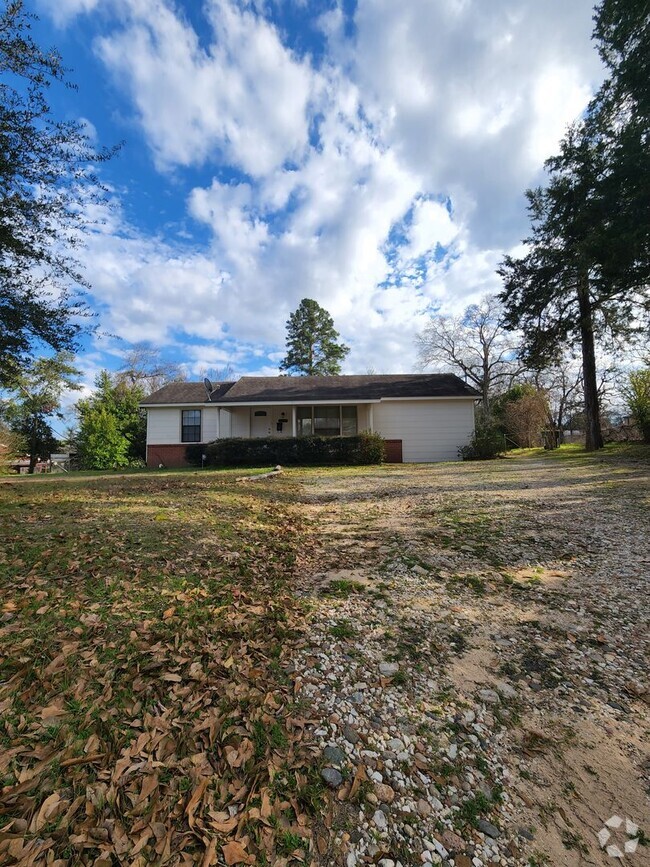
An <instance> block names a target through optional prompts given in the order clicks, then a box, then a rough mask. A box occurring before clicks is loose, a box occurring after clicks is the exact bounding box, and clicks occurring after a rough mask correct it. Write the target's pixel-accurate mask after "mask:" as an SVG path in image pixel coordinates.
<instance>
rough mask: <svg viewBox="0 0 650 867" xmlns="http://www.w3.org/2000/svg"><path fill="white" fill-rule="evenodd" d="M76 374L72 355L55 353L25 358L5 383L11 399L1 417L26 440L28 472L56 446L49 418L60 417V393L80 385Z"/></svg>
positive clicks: (61, 394)
mask: <svg viewBox="0 0 650 867" xmlns="http://www.w3.org/2000/svg"><path fill="white" fill-rule="evenodd" d="M78 375H79V371H78V370H77V369H76V367H75V366H74V364H73V356H72V354H71V353H69V352H58V353H57V354H56V355H53V356H51V357H44V358H36V359H30V360H29V361H26V362H25V363H24V365H23V367H22V369H21V370H20V371H14V372H13V375H12V377H11V379H10V380H9V382H8V388H7V391H8V393H9V394H10V399H9V400H8V401H7V403H6V405H5V407H4V416H5V418H6V419H7V421H8V422H9V424H10V426H11V428H12V429H13V430H14V431H16V432H17V433H19V434H21V435H22V436H23V437H24V439H25V443H26V445H27V448H28V451H29V456H30V467H29V471H30V472H33V470H34V466H35V465H36V463H37V461H38V459H39V458H42V459H46V458H48V457H49V455H50V452H51V451H53V450H54V449H55V448H56V447H57V441H56V437H55V436H54V433H53V431H52V428H51V425H50V422H49V419H51V418H52V417H53V416H54V417H57V416H59V417H61V414H60V412H59V408H60V405H61V399H62V396H63V393H64V392H65V391H66V390H68V389H78V388H79V385H78V384H77V381H76V380H77V377H78Z"/></svg>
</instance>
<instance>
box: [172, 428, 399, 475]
mask: <svg viewBox="0 0 650 867" xmlns="http://www.w3.org/2000/svg"><path fill="white" fill-rule="evenodd" d="M203 455H205V461H204V460H203ZM383 459H384V440H383V439H382V437H380V436H379V434H371V433H361V434H359V435H358V436H353V437H313V436H312V437H295V438H294V437H292V438H291V439H276V438H273V437H264V438H258V439H253V440H251V439H241V438H239V437H236V438H230V439H223V440H216V441H215V442H212V443H208V445H206V446H188V448H187V460H188V462H189V463H191V464H194V465H195V466H201V465H204V466H216V467H244V466H246V467H265V466H269V465H274V464H282V465H288V466H290V465H300V466H326V465H336V464H341V465H344V464H347V465H351V466H354V465H361V464H380V463H381V462H382V461H383Z"/></svg>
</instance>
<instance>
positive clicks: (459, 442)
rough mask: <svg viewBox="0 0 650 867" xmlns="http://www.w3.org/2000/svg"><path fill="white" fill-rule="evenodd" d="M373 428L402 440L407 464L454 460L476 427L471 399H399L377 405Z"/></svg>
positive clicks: (387, 437)
mask: <svg viewBox="0 0 650 867" xmlns="http://www.w3.org/2000/svg"><path fill="white" fill-rule="evenodd" d="M373 415H374V429H375V431H376V432H377V433H380V434H381V435H382V436H383V437H384V439H387V440H402V458H403V460H404V462H405V463H420V462H422V463H424V462H429V461H454V460H457V459H458V449H459V447H460V446H463V445H465V444H466V443H467V442H468V440H469V438H470V437H471V435H472V431H473V430H474V402H473V401H472V400H422V401H416V400H413V401H410V400H396V401H382V402H381V403H379V404H375V406H374V413H373Z"/></svg>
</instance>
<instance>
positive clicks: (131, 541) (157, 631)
mask: <svg viewBox="0 0 650 867" xmlns="http://www.w3.org/2000/svg"><path fill="white" fill-rule="evenodd" d="M240 474H241V471H237V475H240ZM235 478H236V473H234V472H230V473H214V472H211V473H194V474H192V473H188V472H185V473H161V474H158V473H156V474H152V473H134V474H130V475H128V476H119V477H118V476H111V475H108V476H106V475H104V476H102V477H96V478H89V477H85V478H78V477H77V478H74V477H64V478H61V479H53V478H50V479H47V480H43V483H42V484H39V483H38V481H40V480H29V482H28V483H26V484H25V483H24V482H23V480H15V481H12V482H10V483H4V484H2V485H0V533H1V534H2V538H3V541H4V547H3V551H2V553H1V554H0V598H1V600H2V603H1V612H0V613H1V620H0V747H1V749H0V781H1V784H2V786H3V788H2V790H1V792H0V812H1V813H2V815H3V825H4V827H5V830H6V833H5V834H3V836H2V838H0V862H2V863H18V862H19V861H20V862H21V863H23V862H25V861H26V860H29V861H30V863H34V864H45V862H46V857H47V860H48V863H49V861H50V860H52V861H53V862H55V863H57V864H59V865H66V864H93V863H96V864H106V865H108V864H110V863H117V862H118V861H119V862H122V861H125V860H128V862H129V863H132V864H138V865H140V864H142V865H144V864H149V863H162V862H164V861H166V860H167V859H168V857H169V853H170V852H173V853H174V857H175V858H177V859H178V860H177V861H176V863H179V864H194V863H198V862H201V861H203V858H204V857H205V856H206V849H207V850H208V851H209V850H210V849H211V848H212V849H214V850H215V851H217V852H220V850H221V847H222V845H225V846H228V845H231V844H232V845H234V846H235V847H236V846H242V847H243V848H244V849H245V851H246V853H247V857H249V858H250V859H251V862H252V861H253V860H255V862H256V863H265V862H266V863H274V862H275V861H276V860H277V856H278V855H282V854H284V855H286V854H288V853H289V852H290V851H292V850H293V849H295V848H298V847H299V846H300V845H301V844H302V841H301V838H300V837H299V836H297V835H296V834H294V832H293V831H292V830H289V831H287V823H289V825H292V824H293V823H296V825H298V824H300V823H303V822H304V821H305V815H304V813H307V814H308V813H310V812H314V809H315V805H316V804H317V802H318V798H317V795H316V793H315V792H310V787H311V788H313V782H308V781H311V780H313V775H312V773H311V765H312V759H311V755H310V753H309V752H308V750H307V749H306V748H304V747H303V744H302V737H303V728H304V727H303V726H302V725H301V724H300V721H298V722H296V721H295V720H294V711H293V706H292V704H291V702H292V700H293V690H292V682H291V679H290V678H289V677H288V676H287V674H286V672H285V669H284V662H285V661H286V659H287V658H288V656H289V655H290V653H291V650H292V646H293V642H294V640H295V639H296V637H297V636H298V634H299V631H300V629H301V628H302V612H301V610H300V608H299V606H298V603H296V602H295V601H294V599H293V597H292V595H291V594H290V592H289V590H288V586H287V582H288V580H289V578H290V577H291V575H292V572H293V569H294V566H295V564H296V560H297V556H298V552H299V551H300V552H302V551H304V549H305V547H308V545H309V540H308V537H307V536H306V534H305V531H304V527H303V525H302V523H301V519H300V518H299V517H297V514H298V513H297V512H296V513H294V511H293V510H292V507H291V502H292V499H293V497H294V491H293V489H292V485H291V482H290V481H288V480H282V483H281V484H278V480H274V483H273V488H272V489H271V488H270V486H264V487H259V488H258V487H255V488H254V489H253V487H252V486H247V485H241V484H237V483H236V482H235ZM282 767H290V768H291V771H290V773H291V775H292V777H293V779H294V783H293V787H294V789H295V790H296V791H303V790H306V791H307V792H308V795H307V796H306V797H305V798H299V799H298V798H294V799H293V800H291V801H289V802H286V801H284V800H282V799H278V798H277V797H276V796H275V795H274V790H273V786H272V777H273V776H274V775H275V774H276V773H277V772H278V771H279V770H280V768H282ZM255 805H257V806H255ZM273 817H275V818H276V820H277V822H276V823H275V828H274V826H273V823H272V822H271V819H272V818H273ZM236 841H237V842H236ZM294 844H295V845H294ZM228 851H229V852H230V855H231V856H232V857H234V855H235V854H236V851H237V850H236V848H235V849H231V850H228ZM206 863H212V861H209V862H206Z"/></svg>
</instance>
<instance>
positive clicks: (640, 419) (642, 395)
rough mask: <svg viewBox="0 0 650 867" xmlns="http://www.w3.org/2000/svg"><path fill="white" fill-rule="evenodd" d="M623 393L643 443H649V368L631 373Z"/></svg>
mask: <svg viewBox="0 0 650 867" xmlns="http://www.w3.org/2000/svg"><path fill="white" fill-rule="evenodd" d="M623 393H624V396H625V398H626V400H627V404H628V406H629V408H630V412H631V413H632V416H633V418H634V421H635V422H636V424H637V426H638V428H639V431H640V433H641V436H642V437H643V441H644V442H646V443H650V367H646V368H645V369H643V370H634V371H632V373H630V375H629V377H628V382H627V385H626V386H625V388H624V389H623Z"/></svg>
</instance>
